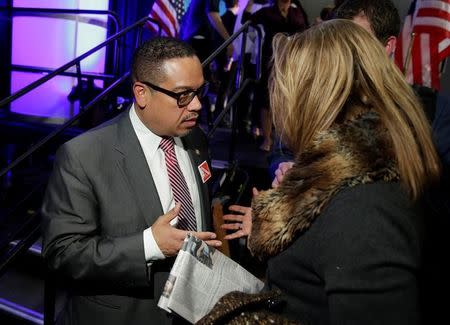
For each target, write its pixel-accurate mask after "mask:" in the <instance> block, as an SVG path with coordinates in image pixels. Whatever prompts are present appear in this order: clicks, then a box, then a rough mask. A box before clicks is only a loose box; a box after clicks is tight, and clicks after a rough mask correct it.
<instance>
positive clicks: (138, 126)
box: [130, 104, 162, 158]
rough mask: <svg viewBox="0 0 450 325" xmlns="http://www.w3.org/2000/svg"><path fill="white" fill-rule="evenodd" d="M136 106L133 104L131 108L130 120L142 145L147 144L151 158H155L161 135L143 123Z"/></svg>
mask: <svg viewBox="0 0 450 325" xmlns="http://www.w3.org/2000/svg"><path fill="white" fill-rule="evenodd" d="M135 107H136V106H135V105H134V104H133V105H132V106H131V109H130V120H131V125H132V126H133V129H134V131H135V132H136V135H137V137H138V139H139V142H140V143H141V146H143V145H144V144H145V146H146V147H147V148H148V153H149V154H150V158H153V156H154V155H155V153H156V151H157V150H158V148H159V144H160V142H161V139H162V138H161V137H160V136H159V135H156V134H155V133H153V132H152V131H151V130H150V129H149V128H148V127H146V126H145V124H144V123H142V121H141V119H140V118H139V116H138V115H137V113H136V111H135V110H136V108H135Z"/></svg>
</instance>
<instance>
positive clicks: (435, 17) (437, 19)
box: [395, 0, 450, 90]
mask: <svg viewBox="0 0 450 325" xmlns="http://www.w3.org/2000/svg"><path fill="white" fill-rule="evenodd" d="M411 40H412V41H413V44H412V46H410V43H411ZM409 51H410V52H409ZM447 56H450V0H414V1H413V2H412V3H411V6H410V8H409V11H408V15H407V16H406V18H405V22H404V25H403V30H402V32H401V33H400V37H399V39H398V42H397V49H396V51H395V60H396V62H397V64H398V66H399V67H400V68H401V69H402V70H404V71H405V76H406V79H407V81H408V82H409V83H411V84H417V85H423V86H427V87H430V88H433V89H436V90H438V89H439V88H440V82H439V77H440V76H439V75H440V71H439V65H440V63H441V62H442V61H443V60H444V59H445V58H446V57H447ZM406 60H408V65H407V66H405V65H406Z"/></svg>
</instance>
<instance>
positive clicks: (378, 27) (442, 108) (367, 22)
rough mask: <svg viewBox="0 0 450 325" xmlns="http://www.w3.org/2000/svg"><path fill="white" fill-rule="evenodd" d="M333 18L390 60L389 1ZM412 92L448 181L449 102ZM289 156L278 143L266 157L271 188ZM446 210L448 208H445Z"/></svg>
mask: <svg viewBox="0 0 450 325" xmlns="http://www.w3.org/2000/svg"><path fill="white" fill-rule="evenodd" d="M335 16H336V18H342V19H349V20H352V21H354V22H355V23H357V24H358V25H360V26H362V27H363V28H365V29H366V30H368V31H369V32H371V33H373V35H374V36H375V37H376V38H377V39H378V40H379V41H380V43H381V44H382V45H383V46H384V47H385V50H386V54H387V56H389V57H392V56H393V53H394V51H395V47H396V43H397V35H398V34H399V33H400V16H399V14H398V11H397V8H396V7H395V5H394V4H393V3H392V1H391V0H348V1H346V2H344V3H343V4H341V5H340V6H339V7H338V10H336V12H335ZM415 90H416V92H417V94H418V95H419V97H420V100H421V102H422V104H423V107H424V109H425V112H426V115H427V117H428V119H429V121H430V124H432V126H433V130H434V132H433V137H434V140H435V143H436V145H437V149H438V152H439V155H440V157H441V160H442V162H443V164H444V165H445V170H444V171H445V175H444V176H445V178H446V179H448V178H449V177H448V174H449V173H448V169H449V167H448V166H449V165H450V141H449V140H448V139H450V138H449V137H448V135H449V134H450V127H449V125H450V124H449V123H448V122H449V121H450V99H449V98H447V97H445V96H442V95H438V94H437V93H436V92H434V91H432V90H431V89H427V88H426V87H418V86H415ZM292 159H293V156H292V153H290V152H289V150H286V148H284V146H283V144H282V143H281V142H279V141H277V142H276V144H275V146H274V150H272V152H271V155H270V157H269V173H270V175H271V177H272V178H273V182H272V186H274V187H276V186H278V185H279V184H280V182H281V181H282V179H283V177H284V175H285V173H286V172H287V171H288V170H289V168H290V167H291V166H292ZM447 209H448V208H447Z"/></svg>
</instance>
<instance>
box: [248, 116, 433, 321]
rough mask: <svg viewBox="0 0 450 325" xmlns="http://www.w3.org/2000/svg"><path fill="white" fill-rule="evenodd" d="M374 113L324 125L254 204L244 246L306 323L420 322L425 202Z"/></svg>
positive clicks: (290, 312) (293, 314) (288, 311)
mask: <svg viewBox="0 0 450 325" xmlns="http://www.w3.org/2000/svg"><path fill="white" fill-rule="evenodd" d="M391 148H392V145H391V142H390V140H389V138H388V136H387V133H386V131H385V130H384V129H383V128H382V127H381V126H380V123H379V120H378V118H377V116H376V115H375V114H372V113H367V114H366V115H363V116H362V117H360V118H357V119H356V120H355V121H352V122H348V123H346V124H343V125H340V126H338V127H334V128H331V129H330V130H328V131H326V132H323V133H321V134H320V135H319V136H318V137H317V138H316V139H315V140H314V142H313V144H312V145H311V146H310V148H308V149H307V150H306V151H305V152H304V153H303V154H302V155H300V156H299V157H298V158H297V160H296V165H295V166H294V167H293V168H292V170H291V171H289V172H288V173H287V174H286V176H285V179H284V180H283V182H282V184H281V186H280V187H279V188H278V189H275V190H269V191H266V192H262V193H261V194H260V195H259V196H258V197H257V198H256V199H255V200H254V202H253V204H252V207H253V213H254V221H253V228H252V234H251V236H250V238H249V248H250V250H251V251H252V253H254V254H255V255H256V256H258V257H260V258H262V259H267V258H268V259H269V260H268V273H267V281H268V287H269V288H279V289H281V291H282V292H283V293H284V295H285V299H286V302H287V304H286V306H285V308H284V309H283V314H284V315H285V316H288V317H290V318H292V319H296V320H299V321H301V322H302V323H303V324H305V325H306V324H396V325H399V324H409V325H410V324H417V323H418V322H419V321H420V308H419V282H418V278H419V274H420V272H421V259H422V244H423V236H422V228H423V227H422V223H423V220H424V218H423V217H424V215H423V210H422V208H421V204H420V203H419V202H417V203H414V202H412V201H411V200H410V199H409V197H408V195H407V194H406V193H405V191H404V190H403V188H402V185H401V184H400V183H399V182H398V180H399V176H398V171H397V168H396V164H395V163H394V161H395V159H394V158H393V153H392V150H391Z"/></svg>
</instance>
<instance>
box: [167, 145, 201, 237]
mask: <svg viewBox="0 0 450 325" xmlns="http://www.w3.org/2000/svg"><path fill="white" fill-rule="evenodd" d="M174 143H175V141H174V140H173V138H172V137H164V138H162V139H161V143H160V144H159V147H160V148H161V149H162V151H164V156H165V159H166V167H167V173H168V175H169V181H170V187H171V188H172V193H173V197H174V199H175V202H179V203H181V209H180V213H179V214H178V226H177V227H178V228H179V229H184V230H191V231H196V230H197V222H196V219H195V212H194V205H193V204H192V199H191V194H190V193H189V188H188V186H187V184H186V179H185V178H184V175H183V173H182V172H181V169H180V165H179V164H178V160H177V156H176V154H175V148H174Z"/></svg>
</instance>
